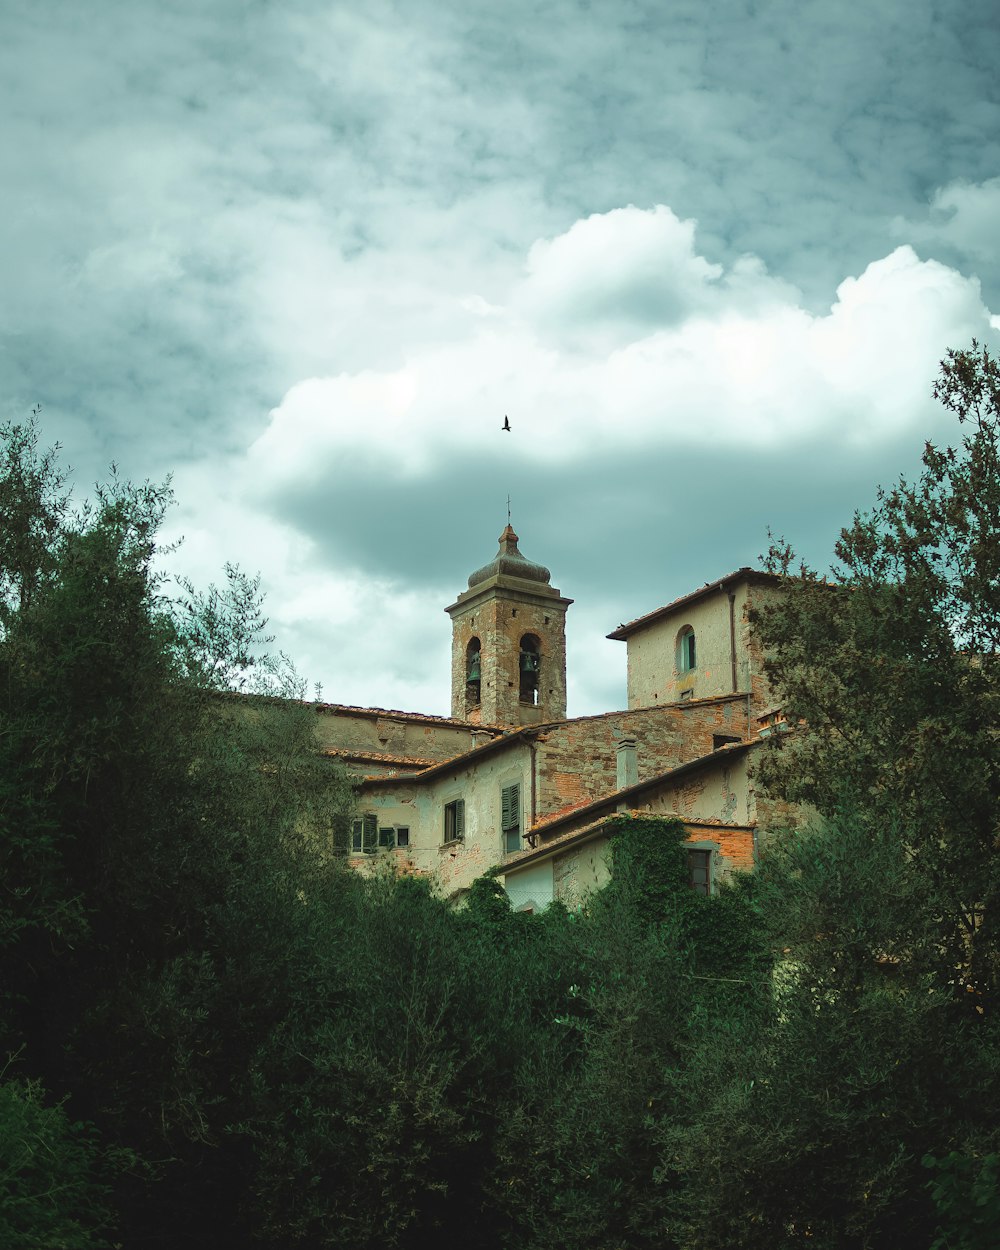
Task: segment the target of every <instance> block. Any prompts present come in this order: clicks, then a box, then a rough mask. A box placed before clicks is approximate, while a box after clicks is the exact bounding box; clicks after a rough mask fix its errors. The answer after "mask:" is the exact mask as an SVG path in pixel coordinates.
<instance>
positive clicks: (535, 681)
mask: <svg viewBox="0 0 1000 1250" xmlns="http://www.w3.org/2000/svg"><path fill="white" fill-rule="evenodd" d="M539 649H540V644H539V641H538V639H537V638H536V637H535V635H534V634H525V635H524V637H523V638H522V639H521V652H520V656H519V658H518V667H519V669H520V674H521V683H520V684H521V690H520V699H521V702H522V703H530V704H531V705H532V707H534V706H535V704H536V703H537V702H538V686H539V682H540V673H541V668H542V658H541V656H540V655H539Z"/></svg>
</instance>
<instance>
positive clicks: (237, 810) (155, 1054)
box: [0, 422, 350, 1246]
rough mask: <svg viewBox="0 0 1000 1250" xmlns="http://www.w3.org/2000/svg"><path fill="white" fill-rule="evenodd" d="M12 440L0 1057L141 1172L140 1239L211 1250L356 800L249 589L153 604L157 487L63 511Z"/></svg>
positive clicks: (54, 480)
mask: <svg viewBox="0 0 1000 1250" xmlns="http://www.w3.org/2000/svg"><path fill="white" fill-rule="evenodd" d="M0 443H2V448H3V452H2V455H0V534H2V535H3V537H2V541H0V607H2V611H0V869H2V872H3V882H4V889H3V892H2V895H0V956H2V958H3V971H4V976H3V981H2V985H3V989H2V994H3V997H2V999H0V1046H2V1047H5V1048H6V1050H7V1051H8V1052H9V1053H12V1054H13V1053H18V1054H19V1056H20V1057H19V1061H18V1073H21V1072H23V1073H24V1074H25V1075H26V1077H27V1078H28V1079H29V1080H31V1081H32V1082H33V1084H32V1085H31V1086H30V1088H31V1090H32V1091H34V1094H33V1097H36V1101H37V1099H38V1098H44V1097H47V1098H49V1099H50V1100H54V1101H55V1102H59V1103H61V1102H62V1101H63V1100H64V1099H68V1102H67V1103H66V1106H67V1108H68V1109H71V1114H72V1116H73V1118H74V1119H81V1120H82V1119H86V1120H88V1121H91V1122H92V1123H93V1124H94V1125H96V1126H97V1128H98V1130H99V1132H100V1146H99V1150H105V1151H106V1150H109V1149H118V1148H119V1147H120V1148H122V1149H125V1150H127V1151H132V1152H134V1154H135V1155H136V1156H137V1157H138V1158H139V1159H140V1160H141V1162H140V1164H139V1165H138V1166H136V1167H131V1168H129V1169H126V1170H124V1171H123V1170H121V1169H119V1171H118V1177H117V1182H116V1185H117V1191H116V1194H115V1201H116V1203H117V1207H118V1213H119V1219H120V1221H121V1225H122V1228H123V1230H125V1231H126V1232H127V1234H128V1238H134V1239H135V1240H136V1241H137V1242H141V1243H142V1244H148V1245H151V1246H153V1245H157V1244H171V1245H172V1244H178V1243H180V1242H184V1244H189V1245H192V1246H196V1245H200V1244H217V1243H218V1241H219V1239H220V1238H223V1239H224V1236H225V1237H228V1236H230V1235H232V1234H233V1233H234V1230H236V1229H238V1228H239V1226H240V1221H241V1219H242V1218H243V1214H242V1213H243V1212H244V1210H245V1205H244V1201H243V1200H244V1198H245V1196H246V1193H247V1178H246V1168H245V1166H244V1165H245V1156H246V1152H247V1144H246V1142H245V1140H242V1139H240V1138H239V1135H238V1134H234V1133H232V1132H231V1125H232V1124H233V1123H235V1121H236V1120H237V1118H238V1113H239V1112H240V1111H242V1110H243V1107H242V1106H241V1101H240V1100H241V1095H244V1094H246V1091H247V1090H248V1089H249V1086H250V1064H251V1061H252V1057H253V1056H254V1055H255V1053H256V1050H257V1048H258V1046H259V1045H260V1042H261V1039H263V1038H265V1037H266V1036H267V1035H268V1034H269V1032H270V1031H271V1030H272V1029H273V1028H274V1025H275V1021H277V1020H280V1019H281V1018H282V1017H283V1015H284V1014H286V1013H287V1012H288V1011H289V1009H290V1004H291V1003H292V1001H293V999H294V995H295V992H296V989H295V985H296V976H297V975H298V973H299V971H300V969H301V967H302V965H303V963H304V961H305V960H306V958H307V957H308V958H311V957H312V951H311V949H310V939H313V938H314V937H315V923H314V914H313V912H312V911H310V908H309V903H310V900H311V899H312V898H318V897H319V896H320V895H321V894H322V893H323V892H324V891H326V892H327V893H329V892H330V891H335V890H337V889H338V888H339V886H338V884H337V883H338V881H339V878H340V876H341V874H340V873H339V871H338V870H336V868H335V865H334V864H333V857H332V855H331V853H330V849H331V845H332V833H331V830H332V826H333V825H334V824H335V823H336V822H337V821H338V820H339V819H340V818H341V816H342V813H343V812H344V810H345V805H346V804H347V803H348V802H349V800H350V787H349V785H348V784H347V782H346V779H345V777H344V775H343V773H342V772H341V771H340V770H339V769H338V768H336V767H332V768H331V767H330V765H329V761H326V760H323V759H322V758H320V757H319V756H318V753H317V752H316V751H315V749H314V741H313V736H312V728H313V727H312V717H311V714H310V711H309V709H308V707H307V706H306V705H304V704H303V703H302V702H301V698H300V696H301V688H300V686H299V685H298V683H296V682H295V680H294V677H293V675H291V674H290V673H289V670H288V668H287V666H285V665H283V664H282V663H281V661H280V660H279V661H277V662H270V661H268V660H267V659H266V657H262V656H261V655H260V650H261V647H262V645H264V643H265V641H266V640H265V639H264V637H263V636H262V630H263V627H264V621H263V617H262V615H261V609H260V596H259V591H258V587H257V583H256V582H255V581H254V580H253V579H247V578H245V577H243V576H242V575H241V574H240V573H239V571H238V570H236V569H228V570H227V585H226V588H225V589H224V590H223V591H221V592H220V591H210V592H208V594H206V595H203V596H198V595H196V594H194V592H193V591H192V590H191V588H190V587H188V588H187V591H188V593H187V595H186V596H185V595H184V594H181V595H180V596H174V597H171V596H169V595H168V594H167V586H166V584H165V583H164V581H163V579H162V578H161V577H160V576H159V575H158V574H157V572H156V558H157V553H158V539H157V533H158V529H159V526H160V523H161V521H162V518H163V515H164V511H165V509H166V508H167V507H168V506H169V504H170V501H171V494H170V490H169V486H168V485H165V486H157V485H151V484H149V483H146V484H144V485H141V486H134V485H131V484H129V483H125V482H121V481H120V480H118V478H117V476H116V475H114V473H112V476H111V478H110V479H109V481H108V482H107V483H106V484H104V485H103V486H101V487H99V488H98V489H97V492H96V495H95V497H94V499H93V500H92V501H91V502H89V503H86V504H84V505H82V506H79V507H73V506H72V505H71V501H70V499H69V497H68V495H67V494H66V492H65V490H64V478H63V474H62V471H61V470H60V468H59V466H58V458H57V456H56V454H55V452H54V451H53V452H41V451H40V450H39V435H38V427H37V423H36V422H29V423H28V424H27V425H24V426H8V427H5V428H4V429H3V430H2V431H0ZM236 684H238V685H239V686H240V687H241V688H242V689H243V690H244V691H249V692H251V695H252V697H242V698H240V699H235V698H233V697H232V696H229V697H227V696H226V695H225V694H224V693H223V692H224V691H225V690H226V689H227V688H231V687H232V686H233V685H236ZM275 695H279V696H284V697H279V698H275V697H273V696H275ZM307 952H308V954H307ZM41 1091H47V1093H46V1094H43V1093H42V1092H41ZM68 1149H69V1148H68V1147H67V1150H68ZM118 1157H119V1158H123V1157H125V1156H122V1155H119V1156H118ZM182 1193H183V1199H182V1197H181V1194H182ZM128 1238H127V1239H128ZM79 1240H80V1242H81V1244H83V1240H84V1239H83V1237H82V1235H81V1238H80V1239H79Z"/></svg>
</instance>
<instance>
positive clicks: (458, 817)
mask: <svg viewBox="0 0 1000 1250" xmlns="http://www.w3.org/2000/svg"><path fill="white" fill-rule="evenodd" d="M464 836H465V800H464V799H455V801H454V802H453V803H446V804H445V805H444V840H445V841H446V842H455V841H457V840H458V839H459V838H462V837H464Z"/></svg>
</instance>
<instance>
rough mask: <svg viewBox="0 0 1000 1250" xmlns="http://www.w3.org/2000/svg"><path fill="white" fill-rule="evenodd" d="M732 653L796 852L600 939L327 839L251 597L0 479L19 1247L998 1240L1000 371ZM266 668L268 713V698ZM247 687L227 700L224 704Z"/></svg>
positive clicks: (323, 801) (15, 453) (956, 1246)
mask: <svg viewBox="0 0 1000 1250" xmlns="http://www.w3.org/2000/svg"><path fill="white" fill-rule="evenodd" d="M938 393H939V395H940V397H941V399H942V400H943V401H944V402H945V403H946V404H947V405H948V406H949V407H950V408H952V409H953V410H954V411H955V412H956V413H957V414H958V416H959V417H960V418H961V419H962V421H963V423H964V431H965V433H966V437H965V439H964V441H963V442H962V443H961V445H960V446H959V447H958V448H957V449H956V450H954V451H951V450H945V451H939V450H937V449H935V448H932V447H928V448H927V450H926V454H925V461H924V464H925V471H924V473H923V475H922V476H921V478H920V480H919V481H918V482H917V483H915V484H907V483H905V482H901V483H900V484H899V485H898V486H897V487H896V488H894V489H892V490H890V491H888V492H886V493H885V494H884V495H882V496H881V497H880V500H879V502H878V506H877V507H876V509H875V511H874V512H872V513H871V514H869V515H865V516H858V517H857V518H855V522H854V524H853V526H852V527H850V528H849V529H847V530H845V531H844V533H843V535H842V538H841V542H840V545H839V548H838V554H839V558H840V562H841V563H840V567H839V569H838V571H837V573H836V575H835V577H834V579H833V580H832V581H826V580H824V579H822V578H820V577H818V576H816V575H815V574H813V573H811V572H810V571H809V570H808V569H801V570H798V571H797V573H796V576H794V577H792V576H791V567H792V566H791V553H790V551H788V549H787V548H781V547H779V548H776V549H775V550H774V551H773V552H772V563H771V567H772V569H774V570H775V571H777V572H782V573H784V574H785V575H786V582H785V591H786V593H785V595H784V596H783V598H782V599H781V600H780V602H778V603H777V604H776V605H775V606H774V607H773V608H772V609H770V610H769V611H767V612H766V613H764V614H762V616H761V617H760V618H759V619H758V620H757V622H756V626H757V628H758V629H759V630H760V631H761V633H762V635H763V636H764V638H765V640H766V642H767V645H768V647H769V650H770V654H771V661H770V663H771V674H772V678H773V680H774V682H775V683H776V685H777V687H778V688H779V689H781V690H782V691H784V693H785V695H786V698H787V706H788V707H790V708H791V709H792V710H793V712H794V713H796V717H795V718H794V719H799V718H801V722H802V723H801V725H800V726H799V728H798V729H797V730H796V732H794V733H790V734H787V735H782V736H781V737H780V738H776V739H775V743H776V745H775V748H774V750H773V751H772V752H770V753H769V754H768V756H767V758H766V760H765V761H764V763H763V764H762V765H761V768H760V774H761V776H760V780H761V782H762V783H763V782H766V783H767V785H768V786H769V788H770V789H771V790H772V791H773V792H774V793H775V794H777V795H779V796H782V797H787V798H791V799H795V800H806V801H808V802H809V803H811V804H812V805H813V807H814V809H815V812H816V819H815V821H813V823H812V824H811V825H810V826H809V827H808V828H804V829H803V828H794V829H788V830H770V831H761V834H762V842H763V843H764V845H765V852H764V854H763V856H762V859H761V864H760V867H759V869H758V871H757V872H756V873H755V874H754V875H753V876H752V877H749V878H744V879H739V880H737V881H735V882H733V883H731V884H729V885H728V886H726V887H725V888H723V889H722V890H721V891H720V892H719V893H718V894H716V895H715V896H713V897H709V898H706V897H703V896H701V895H699V894H696V893H695V892H694V891H692V890H691V889H690V888H689V887H688V885H687V873H686V855H685V851H684V847H683V839H684V836H685V834H684V829H683V826H682V825H680V824H679V823H676V822H669V821H663V820H657V819H639V818H629V817H618V818H616V819H615V820H614V821H613V822H612V827H611V830H610V831H611V832H612V834H613V835H614V836H613V840H612V848H613V849H612V877H611V881H610V883H609V884H608V885H607V886H606V887H605V888H604V890H602V891H601V892H600V893H599V894H597V895H595V896H593V897H592V899H591V900H590V901H589V903H588V906H587V907H586V909H585V910H584V911H583V912H581V913H579V914H570V913H568V912H567V911H566V910H565V909H564V908H562V907H560V906H559V905H554V906H552V907H550V908H549V909H548V910H547V911H546V912H545V913H543V914H541V915H526V914H520V913H518V914H515V913H512V912H511V909H510V904H509V902H508V899H507V896H506V894H505V893H504V891H503V890H502V888H501V887H500V886H499V885H498V883H497V881H496V879H495V877H494V876H491V875H488V876H487V877H484V878H482V879H481V880H480V881H478V882H477V883H476V884H475V885H474V887H473V889H472V890H471V891H470V894H469V896H468V900H467V906H466V907H465V908H464V909H463V910H461V911H455V910H452V909H451V908H449V907H448V906H447V905H446V904H445V903H444V902H442V901H441V900H440V899H438V898H436V897H435V896H434V895H433V893H432V892H431V890H430V889H429V888H428V887H427V884H426V883H425V882H421V881H418V880H413V879H403V880H397V879H395V878H393V877H392V876H391V875H389V874H388V873H387V874H385V875H378V874H376V875H374V876H372V877H370V878H367V879H364V878H362V877H361V876H359V875H355V874H352V873H349V872H347V871H345V870H344V869H343V867H342V866H341V865H340V863H339V862H338V860H337V857H336V856H334V855H331V854H330V853H329V851H330V848H332V847H333V846H334V844H335V840H334V837H333V831H334V827H335V826H337V824H338V821H339V820H340V819H341V816H342V813H343V811H344V809H345V804H346V802H347V801H348V799H349V794H348V789H347V786H346V782H345V781H344V778H343V777H342V776H341V774H340V773H338V772H337V771H336V770H334V769H331V768H330V767H329V766H328V763H327V761H324V760H322V759H321V758H318V757H317V756H316V754H315V752H314V751H313V749H312V724H311V719H310V716H311V713H310V712H309V710H308V707H307V706H306V705H304V704H302V703H301V702H299V701H297V700H296V699H295V698H291V699H289V698H287V697H277V698H276V697H274V696H276V695H277V696H287V695H289V694H292V695H296V694H298V693H300V692H299V691H298V689H297V687H296V686H295V685H294V683H293V682H292V679H291V677H290V675H289V674H288V673H287V672H286V671H285V670H284V669H283V667H282V666H281V664H280V663H279V664H277V665H274V664H271V663H269V662H267V661H262V660H261V659H260V658H259V644H260V641H261V631H262V629H263V621H262V619H261V615H260V604H259V596H258V593H257V587H256V584H255V583H254V582H253V581H252V580H248V579H246V578H244V577H242V576H241V575H240V574H239V573H238V571H237V570H228V574H229V576H228V580H227V586H226V588H225V589H224V590H223V591H215V590H211V591H209V592H208V593H206V594H198V593H196V592H195V591H194V589H193V588H192V587H190V586H186V587H182V588H181V590H180V592H179V594H178V595H177V596H176V597H173V598H168V597H167V595H166V590H167V588H166V587H165V586H164V585H163V584H162V583H161V582H160V581H159V580H158V579H157V577H156V575H155V573H154V571H153V570H154V561H155V555H156V532H157V527H158V524H159V521H160V519H161V517H162V513H163V509H164V507H165V506H166V505H167V504H168V502H169V492H168V491H166V490H164V489H162V488H158V487H150V486H144V487H138V488H135V487H131V486H128V485H124V484H121V483H118V482H116V481H115V480H114V479H112V481H111V483H110V484H109V485H108V486H107V487H105V488H104V489H103V490H102V491H101V492H100V493H99V494H98V496H97V498H96V500H95V501H94V502H93V503H92V504H91V505H90V506H89V507H86V508H83V509H74V508H73V506H72V504H71V501H70V499H69V497H68V496H67V494H66V492H65V487H64V483H63V480H62V477H61V475H60V471H59V468H58V458H57V457H56V456H55V455H53V454H45V453H41V452H40V451H39V449H38V444H37V434H36V430H35V427H34V426H33V425H31V424H29V425H27V426H25V427H21V428H16V427H15V428H10V429H7V430H6V431H4V438H3V445H2V452H0V520H2V522H3V524H2V527H0V678H2V681H0V874H2V877H0V887H2V888H0V960H2V971H3V976H2V980H0V1056H2V1057H3V1058H4V1059H5V1060H6V1067H5V1068H4V1069H3V1070H2V1072H0V1242H2V1243H3V1244H4V1245H6V1244H10V1245H25V1246H29V1245H30V1246H35V1245H37V1246H40V1247H57V1246H68V1247H74V1248H76V1247H79V1248H80V1250H89V1248H90V1247H98V1246H106V1245H111V1246H114V1245H120V1246H123V1247H126V1248H127V1250H133V1248H134V1247H135V1248H140V1250H141V1248H143V1247H151V1248H152V1247H164V1248H165V1247H168V1246H169V1247H173V1246H179V1245H183V1246H185V1247H193V1248H194V1250H198V1248H199V1247H204V1248H205V1250H207V1248H208V1247H215V1246H218V1245H248V1246H249V1245H260V1246H262V1247H265V1248H267V1247H271V1248H273V1250H279V1248H281V1250H285V1248H286V1247H287V1248H292V1250H294V1248H295V1247H302V1248H303V1250H313V1248H315V1250H320V1248H322V1247H343V1248H344V1250H348V1248H351V1250H353V1248H355V1247H357V1248H359V1250H360V1248H370V1250H376V1248H379V1250H380V1248H383V1247H384V1248H387V1250H388V1248H394V1250H416V1248H417V1247H423V1246H426V1245H431V1244H433V1245H435V1246H439V1247H451V1246H454V1247H458V1246H461V1247H463V1248H464V1247H466V1246H469V1245H472V1246H476V1247H483V1248H484V1250H556V1247H558V1248H559V1250H562V1248H563V1247H565V1246H567V1245H572V1246H574V1247H577V1248H579V1250H588V1248H589V1250H626V1248H627V1250H633V1248H634V1250H639V1248H641V1247H649V1248H652V1247H656V1248H657V1250H661V1248H662V1250H670V1248H671V1247H674V1248H675V1250H719V1248H720V1247H745V1248H747V1250H750V1248H759V1250H765V1248H767V1250H770V1248H772V1247H777V1248H780V1247H791V1246H798V1245H800V1244H802V1245H809V1246H814V1247H822V1248H824V1250H875V1248H876V1247H877V1248H878V1250H895V1248H899V1250H903V1248H904V1247H905V1248H906V1250H913V1248H917V1250H981V1248H983V1250H984V1248H985V1247H986V1246H990V1245H993V1244H995V1232H996V1221H997V1218H998V1207H1000V1191H998V1168H997V1161H998V1158H1000V1129H998V1125H997V1117H996V1114H995V1108H996V1106H997V1105H998V1101H1000V1046H998V1041H1000V1039H998V1037H997V1029H998V1024H997V1019H998V1016H997V1005H998V1004H997V993H998V988H1000V987H998V983H997V978H998V969H1000V956H998V950H997V923H998V922H997V907H998V895H997V890H998V882H1000V878H998V868H997V855H996V851H997V845H996V842H997V829H998V815H1000V813H998V811H997V803H998V802H1000V766H998V758H997V751H996V742H997V736H996V729H995V726H996V723H997V717H996V707H997V700H998V695H1000V691H998V688H997V681H998V673H1000V669H998V668H997V664H996V645H997V636H998V634H1000V589H998V587H1000V579H998V573H1000V569H998V568H997V567H995V563H996V561H998V560H1000V533H998V527H1000V521H998V518H1000V452H998V449H1000V382H998V375H997V369H996V366H995V365H994V363H993V362H992V360H991V359H990V358H989V357H988V356H987V355H986V354H985V353H980V352H978V351H977V350H973V351H972V352H970V353H955V354H953V355H951V356H950V357H949V359H948V361H946V362H945V365H944V369H943V373H942V377H941V381H940V383H939V389H938ZM290 682H292V684H290ZM227 691H229V692H232V691H240V692H241V693H240V694H239V696H236V695H234V694H232V693H229V694H227V693H225V692H227Z"/></svg>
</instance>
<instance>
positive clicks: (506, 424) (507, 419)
mask: <svg viewBox="0 0 1000 1250" xmlns="http://www.w3.org/2000/svg"><path fill="white" fill-rule="evenodd" d="M500 428H501V429H502V430H506V431H507V433H508V434H509V433H510V417H508V416H507V414H506V413H504V414H503V425H502V426H501V427H500Z"/></svg>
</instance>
